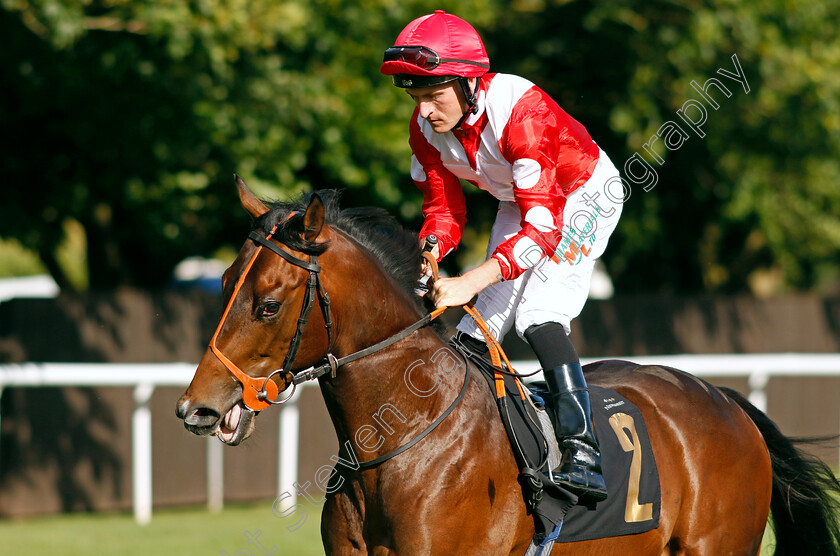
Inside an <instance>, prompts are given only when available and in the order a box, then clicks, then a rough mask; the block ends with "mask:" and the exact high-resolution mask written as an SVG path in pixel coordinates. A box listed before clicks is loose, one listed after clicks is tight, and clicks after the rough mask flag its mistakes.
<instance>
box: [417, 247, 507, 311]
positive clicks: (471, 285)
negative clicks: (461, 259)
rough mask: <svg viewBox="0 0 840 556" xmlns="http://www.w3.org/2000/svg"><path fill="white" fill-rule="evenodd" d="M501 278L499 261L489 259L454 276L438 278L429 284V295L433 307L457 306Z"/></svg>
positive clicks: (467, 301)
mask: <svg viewBox="0 0 840 556" xmlns="http://www.w3.org/2000/svg"><path fill="white" fill-rule="evenodd" d="M500 280H501V273H500V268H499V263H498V261H496V259H489V260H487V261H485V262H484V263H482V264H481V265H480V266H478V267H476V268H474V269H472V270H470V271H469V272H467V273H465V274H463V275H462V276H458V277H456V278H439V279H438V280H437V281H435V282H434V283H433V284H432V285H431V290H430V291H429V295H430V296H431V298H432V301H434V303H435V307H438V308H440V307H457V306H461V305H465V304H467V303H469V301H470V300H471V299H472V298H473V297H474V296H475V295H476V294H477V293H478V292H480V291H481V290H483V289H484V288H486V287H487V286H490V285H493V284H495V283H496V282H499V281H500Z"/></svg>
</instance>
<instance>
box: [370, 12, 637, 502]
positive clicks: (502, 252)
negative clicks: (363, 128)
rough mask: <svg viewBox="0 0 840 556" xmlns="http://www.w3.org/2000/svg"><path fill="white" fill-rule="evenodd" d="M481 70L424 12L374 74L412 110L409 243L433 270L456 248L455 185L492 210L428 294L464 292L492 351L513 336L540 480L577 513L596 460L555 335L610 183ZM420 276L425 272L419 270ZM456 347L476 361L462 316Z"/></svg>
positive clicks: (582, 152)
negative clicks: (418, 202)
mask: <svg viewBox="0 0 840 556" xmlns="http://www.w3.org/2000/svg"><path fill="white" fill-rule="evenodd" d="M489 62H490V60H489V58H488V56H487V52H486V51H485V49H484V44H483V43H482V41H481V37H479V35H478V33H477V32H476V31H475V29H474V28H473V27H472V26H471V25H470V24H469V23H467V22H466V21H464V20H463V19H460V18H458V17H456V16H454V15H451V14H447V13H446V12H444V11H442V10H438V11H436V12H435V13H433V14H430V15H427V16H424V17H421V18H418V19H416V20H414V21H412V22H411V23H409V24H408V26H407V27H406V28H405V29H403V31H402V32H401V33H400V34H399V36H398V37H397V40H396V43H395V46H392V47H391V48H388V49H387V50H386V51H385V57H384V61H383V63H382V66H381V68H380V70H381V72H382V73H383V74H385V75H390V76H392V79H393V82H394V85H396V86H397V87H400V88H403V89H405V91H406V92H407V93H408V95H409V96H410V97H411V98H412V99H413V100H414V102H415V103H416V108H415V109H414V114H413V115H412V117H411V122H410V132H409V143H410V145H411V149H412V153H413V156H412V157H411V177H412V179H413V180H414V182H415V184H416V185H417V187H419V188H420V190H421V191H422V192H423V215H424V217H425V220H424V224H423V227H422V229H421V232H420V243H421V245H423V244H424V242H425V238H426V237H427V236H429V235H431V234H434V235H435V236H437V238H438V243H437V245H436V246H435V248H434V249H433V250H432V254H433V255H434V256H435V257H436V258H437V259H438V260H440V259H441V258H442V257H444V256H446V255H447V254H449V253H450V252H452V251H453V250H454V249H455V248H456V247H457V245H458V242H459V241H460V239H461V234H462V232H463V230H464V226H465V224H466V211H465V202H464V194H463V191H462V189H461V183H460V181H459V179H463V180H466V181H467V182H469V183H471V184H473V185H474V186H476V187H478V188H480V189H483V190H484V191H487V192H488V193H490V194H491V195H493V196H494V197H495V198H496V199H498V200H499V209H498V213H497V215H496V220H495V222H494V224H493V228H492V231H491V233H490V243H489V245H488V248H487V260H486V261H485V262H484V263H482V264H481V265H480V266H478V267H476V268H474V269H472V270H470V271H468V272H466V273H464V274H463V275H461V276H458V277H455V278H440V279H439V280H438V281H436V282H435V283H434V285H433V286H432V289H431V292H430V295H431V296H432V299H433V300H434V302H435V305H436V306H438V307H442V306H456V305H463V304H465V303H467V302H468V301H470V300H471V299H472V298H473V296H475V295H476V294H478V299H477V300H476V302H475V307H476V309H478V310H479V312H480V313H481V314H482V315H483V316H484V318H485V320H486V321H487V323H488V325H489V326H490V329H491V331H492V332H493V334H494V335H495V337H496V340H497V341H501V339H502V338H503V337H504V335H505V334H506V333H507V332H508V331H509V330H510V329H511V327H513V326H514V324H515V326H516V331H517V333H518V334H519V335H520V336H521V337H523V338H524V339H525V340H526V341H527V342H528V343H529V344H530V345H531V347H532V349H533V350H534V352H535V353H536V355H537V358H538V359H539V361H540V364H541V366H542V368H543V372H544V374H545V380H546V383H547V384H548V387H549V389H550V390H551V393H552V398H553V399H554V405H555V408H556V413H557V424H558V428H557V437H558V443H559V444H560V446H561V449H562V450H563V451H564V458H563V464H562V465H561V466H560V467H558V469H556V470H554V473H553V476H554V479H555V481H556V482H557V483H558V484H560V485H561V486H563V487H565V488H568V489H569V490H571V491H572V492H574V493H576V494H578V496H579V497H580V498H581V499H582V500H583V501H591V502H599V501H601V500H603V499H605V498H606V496H607V490H606V485H605V484H604V479H603V476H602V473H601V455H600V449H599V447H598V443H597V441H596V439H595V436H594V434H593V431H592V422H591V416H590V402H589V392H588V389H587V386H586V381H585V379H584V376H583V370H582V369H581V366H580V360H579V359H578V355H577V352H576V351H575V348H574V346H573V345H572V343H571V341H570V340H569V337H568V334H569V331H570V323H571V321H572V319H574V318H575V317H576V316H578V314H580V311H581V309H582V308H583V305H584V303H585V302H586V298H587V295H588V291H589V282H590V279H591V276H592V271H593V268H594V265H595V260H596V259H597V258H598V257H600V256H601V255H602V254H603V252H604V249H605V248H606V246H607V240H608V239H609V236H610V234H611V233H612V231H613V229H615V226H616V224H617V222H618V218H619V216H620V214H621V202H622V199H621V198H620V197H614V196H611V194H610V192H609V189H608V185H609V184H610V183H612V182H613V181H615V182H618V183H619V184H620V181H619V180H620V178H619V175H618V171H617V170H616V169H615V167H614V166H613V164H612V163H611V162H610V160H609V158H608V157H607V155H606V154H605V153H604V151H602V150H601V149H600V148H599V147H598V145H597V144H596V143H595V142H594V141H593V140H592V139H591V138H590V136H589V134H588V133H587V131H586V129H585V128H584V127H583V126H582V125H581V124H580V123H578V122H577V121H575V120H574V119H573V118H572V117H571V116H569V115H568V114H567V113H566V112H564V111H563V109H561V108H560V106H558V105H557V103H556V102H554V101H553V100H552V99H551V98H550V97H549V96H548V95H547V94H546V93H545V92H543V91H542V90H540V89H539V88H538V87H537V86H536V85H534V84H533V83H531V82H530V81H527V80H525V79H523V78H521V77H517V76H514V75H506V74H501V73H488V69H489V67H490V65H489ZM602 194H603V195H602ZM599 197H600V199H599ZM424 273H426V274H430V273H431V270H430V269H429V268H428V267H427V266H424ZM457 339H458V341H460V342H461V343H462V344H464V345H466V346H467V347H470V348H472V350H473V351H482V350H484V349H486V347H485V346H484V341H483V335H482V333H481V332H480V331H479V330H478V328H477V327H476V325H475V323H474V322H473V321H472V319H471V318H469V317H468V316H466V317H464V319H463V320H462V321H461V322H460V323H459V325H458V333H457Z"/></svg>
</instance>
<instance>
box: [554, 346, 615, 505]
mask: <svg viewBox="0 0 840 556" xmlns="http://www.w3.org/2000/svg"><path fill="white" fill-rule="evenodd" d="M543 374H544V375H545V382H546V384H547V385H548V389H549V391H550V392H551V397H552V399H553V400H554V413H555V415H557V430H556V434H557V442H558V443H559V444H560V446H561V447H562V448H563V463H562V464H561V465H560V467H559V468H558V469H555V470H554V472H553V473H552V476H553V478H554V481H555V482H556V483H557V484H559V485H560V486H562V487H564V488H567V489H569V490H571V491H572V492H574V493H575V494H577V495H578V497H579V498H580V499H581V501H582V502H600V501H601V500H604V499H605V498H606V497H607V486H606V484H605V483H604V477H603V475H602V474H601V451H600V449H599V448H598V441H597V440H595V435H594V434H593V432H592V417H591V413H590V406H589V390H588V389H587V387H586V381H585V379H584V378H583V369H581V368H580V363H572V364H571V365H560V366H558V367H554V368H553V369H550V370H546V369H543ZM567 452H568V459H567V458H566V453H567Z"/></svg>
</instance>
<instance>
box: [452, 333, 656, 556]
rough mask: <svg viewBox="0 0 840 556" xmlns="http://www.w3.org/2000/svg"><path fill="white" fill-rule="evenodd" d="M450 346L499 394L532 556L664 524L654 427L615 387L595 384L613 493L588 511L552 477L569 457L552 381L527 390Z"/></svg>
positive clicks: (596, 419) (594, 402)
mask: <svg viewBox="0 0 840 556" xmlns="http://www.w3.org/2000/svg"><path fill="white" fill-rule="evenodd" d="M450 345H451V346H452V347H453V349H457V350H458V351H460V352H461V353H463V354H464V355H465V356H466V357H467V358H468V359H469V360H470V361H471V362H472V363H473V364H474V366H475V367H476V368H477V369H478V370H479V371H480V373H481V375H482V376H483V377H484V378H485V379H486V380H487V382H488V384H489V386H490V389H491V391H492V392H495V395H496V403H497V406H498V409H499V416H500V418H501V420H502V423H503V424H504V427H505V430H506V431H507V433H508V439H509V441H510V445H511V449H512V451H513V454H514V457H515V459H516V462H517V465H518V466H519V477H518V478H519V483H520V485H521V486H522V493H523V498H524V500H525V504H526V507H527V508H528V512H529V514H531V515H532V516H533V519H534V527H535V535H534V539H533V540H532V543H531V547H530V548H529V550H528V552H527V553H526V556H539V555H544V554H548V553H550V552H551V548H552V547H553V545H554V543H555V542H557V543H565V542H576V541H583V540H593V539H599V538H605V537H614V536H621V535H633V534H638V533H643V532H645V531H649V530H651V529H655V528H656V527H658V526H659V512H660V506H661V493H660V485H659V474H658V472H657V469H656V461H655V459H654V457H653V451H652V449H651V447H650V440H649V438H648V433H647V427H646V426H645V422H644V419H643V418H642V415H641V412H640V411H639V409H638V408H637V407H636V406H634V405H633V404H632V403H631V402H630V401H629V400H627V399H626V398H624V397H623V396H621V395H620V394H618V393H617V392H615V391H614V390H610V389H608V388H603V387H599V386H594V385H590V386H589V394H590V402H591V407H592V426H593V429H594V432H595V436H596V438H597V439H598V443H599V445H600V448H601V463H602V469H603V474H604V481H605V482H606V484H607V490H608V492H609V496H608V498H607V499H606V500H605V501H603V502H600V503H599V504H598V505H597V507H585V506H580V505H578V499H577V496H575V495H574V494H573V493H571V492H569V491H568V490H566V489H564V488H562V487H560V486H558V485H557V484H555V483H554V482H553V481H552V480H551V478H550V472H551V470H552V469H555V468H557V467H558V466H559V465H560V463H561V459H562V454H561V452H560V449H559V448H558V446H557V442H556V439H555V434H554V426H555V423H554V422H553V420H554V411H553V410H552V407H551V399H552V398H551V395H550V394H549V391H548V388H547V387H546V385H545V383H543V382H533V383H529V384H525V385H523V384H522V383H521V381H520V379H519V378H518V377H516V376H514V375H515V373H510V372H503V371H502V367H501V365H499V366H497V365H496V363H495V362H491V361H488V360H487V359H486V358H484V357H482V356H480V355H477V354H475V353H473V352H472V351H470V350H469V349H468V348H467V347H465V346H463V345H462V344H461V343H460V342H458V340H457V339H455V338H453V339H452V340H451V341H450ZM494 359H498V358H497V357H494ZM505 362H507V360H506V359H505ZM508 367H509V365H508Z"/></svg>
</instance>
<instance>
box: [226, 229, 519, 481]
mask: <svg viewBox="0 0 840 556" xmlns="http://www.w3.org/2000/svg"><path fill="white" fill-rule="evenodd" d="M294 214H295V213H292V214H291V215H289V217H288V218H291V217H292V216H294ZM278 226H279V225H275V226H274V228H272V229H271V231H270V232H268V234H266V235H265V237H263V236H262V235H260V234H258V233H257V232H255V231H252V232H251V233H250V234H248V238H249V239H251V240H253V241H254V242H255V243H256V244H257V250H256V251H255V252H254V254H253V255H251V258H250V259H249V260H248V263H247V264H246V265H245V269H244V270H243V272H242V275H241V276H240V277H239V280H237V282H236V286H235V287H234V289H233V292H232V293H231V296H230V300H229V301H228V304H227V306H226V307H225V311H224V313H223V314H222V318H221V320H220V321H219V326H218V327H217V328H216V332H215V333H214V334H213V338H212V339H211V340H210V349H211V351H212V352H213V353H214V354H215V355H216V357H218V358H219V361H221V362H222V364H224V366H225V367H226V368H227V369H228V371H230V373H231V374H232V375H233V376H234V377H235V378H236V379H237V380H238V381H239V382H240V383H241V384H242V403H243V404H244V405H245V407H246V408H247V409H248V410H250V411H254V412H258V411H261V410H263V409H265V408H267V407H269V406H270V405H272V404H283V403H286V402H287V401H289V400H290V399H291V398H292V396H294V393H295V389H296V387H297V385H298V384H300V383H302V382H306V381H309V380H314V379H317V378H319V377H321V376H324V375H325V374H327V373H330V376H331V377H332V378H335V374H336V370H337V369H338V368H339V367H341V366H342V365H346V364H347V363H351V362H353V361H356V360H358V359H361V358H363V357H367V356H368V355H371V354H373V353H376V352H378V351H381V350H383V349H385V348H387V347H389V346H391V345H394V344H395V343H397V342H399V341H400V340H403V339H404V338H406V337H408V336H410V335H411V334H413V333H414V332H416V331H417V330H419V329H421V328H423V327H424V326H427V325H428V324H429V323H431V322H432V320H434V319H435V318H437V317H438V316H440V315H441V314H442V313H443V312H444V311H445V310H446V309H447V307H440V308H438V309H435V310H434V311H432V312H431V313H428V314H426V315H425V316H423V317H422V318H421V319H420V320H418V321H417V322H415V323H414V324H412V325H410V326H408V327H406V328H404V329H403V330H401V331H400V332H398V333H396V334H394V335H393V336H390V337H388V338H386V339H384V340H382V341H381V342H378V343H376V344H374V345H372V346H370V347H367V348H365V349H361V350H359V351H356V352H354V353H351V354H350V355H346V356H344V357H340V358H338V357H336V356H335V355H333V354H332V342H333V338H332V326H333V323H332V316H331V313H330V298H329V296H328V295H327V292H326V291H325V290H324V287H323V284H322V283H321V278H320V272H321V266H320V265H319V264H318V256H317V255H314V254H312V255H310V256H309V260H308V261H305V260H303V259H301V258H299V257H296V256H295V255H292V254H291V253H289V252H288V251H286V250H285V249H283V248H282V247H280V245H279V244H278V243H275V242H274V241H271V238H272V236H274V234H275V233H276V232H277V228H278ZM263 248H266V249H269V250H271V251H272V252H274V253H276V254H277V255H279V256H280V257H281V258H283V259H284V260H286V261H287V262H289V263H291V264H293V265H295V266H297V267H299V268H302V269H304V270H306V271H308V272H309V278H308V280H307V285H306V293H305V294H304V298H303V306H302V308H301V313H300V317H299V318H298V322H297V329H296V330H295V335H294V337H293V338H292V340H291V342H290V343H289V349H288V351H287V352H286V357H285V359H284V360H283V366H282V367H280V368H279V369H277V370H275V371H273V372H272V373H270V374H269V375H268V376H265V377H252V376H250V375H248V374H247V373H245V372H244V371H243V370H242V369H240V368H239V367H238V366H237V365H236V364H235V363H234V362H233V361H231V360H230V359H228V358H227V357H226V356H225V355H224V354H223V353H222V351H221V350H220V349H219V347H218V346H217V345H216V340H217V339H218V337H219V333H220V332H221V330H222V328H223V326H224V324H225V321H226V320H227V317H228V314H229V313H230V310H231V307H232V306H233V303H234V302H235V301H236V296H237V294H238V293H239V291H240V289H241V288H242V284H243V283H244V282H245V278H246V277H247V276H248V273H249V272H250V271H251V269H252V268H253V266H254V262H255V261H256V260H257V257H259V255H260V253H261V252H262V250H263ZM423 257H424V258H425V259H426V260H427V261H428V262H429V264H430V265H431V267H432V269H433V277H434V278H435V279H436V278H437V276H438V272H437V261H436V260H435V259H434V257H433V256H432V255H431V254H430V253H428V252H425V251H424V253H423ZM316 297H317V298H318V302H319V305H320V306H321V312H322V313H323V316H324V326H325V328H326V331H327V354H326V356H325V359H326V362H325V363H323V364H322V365H320V366H318V367H314V366H313V367H310V368H309V369H306V370H303V371H300V372H298V373H294V372H292V370H291V368H292V365H293V363H294V360H295V356H296V355H297V352H298V349H299V348H300V343H301V339H302V337H303V329H304V326H305V325H306V322H307V320H308V319H309V313H310V312H311V311H312V307H313V306H314V304H315V298H316ZM463 308H464V310H465V311H466V312H467V313H468V314H469V315H470V316H472V317H473V319H474V320H475V321H476V324H477V325H478V327H479V329H480V330H481V331H482V333H483V334H484V336H485V339H486V341H487V343H488V348H489V353H490V356H491V357H490V358H491V362H492V363H493V366H494V367H496V369H497V372H502V373H504V374H512V375H514V376H516V375H515V373H509V372H505V371H502V370H501V369H502V363H503V362H504V363H506V364H507V367H508V368H512V367H511V366H510V362H509V361H508V359H507V357H506V356H505V354H504V352H503V351H502V350H501V347H500V346H499V345H498V343H497V342H496V341H495V340H494V339H493V335H492V333H491V332H490V330H489V328H488V327H487V324H486V323H485V322H484V320H483V319H482V318H481V315H479V314H478V311H476V310H475V308H474V307H473V306H472V304H471V303H467V304H466V305H464V306H463ZM458 353H459V355H460V356H461V357H462V358H463V359H464V362H465V364H466V365H465V368H466V371H465V373H464V383H463V385H462V386H461V390H460V391H459V392H458V395H457V396H456V397H455V399H454V400H453V401H452V403H451V404H450V405H449V407H448V408H447V409H446V410H445V411H444V412H443V413H442V414H441V415H440V416H439V417H438V418H437V419H435V420H434V421H433V422H432V423H431V424H430V425H429V426H428V427H426V428H425V429H424V430H423V431H422V432H421V433H420V434H418V435H417V436H415V437H414V438H413V439H412V440H410V441H409V442H407V443H405V444H403V445H402V446H400V447H399V448H397V449H395V450H393V451H391V452H388V453H387V454H385V455H383V456H379V457H377V458H375V459H372V460H369V461H361V462H359V467H360V468H362V469H370V468H372V467H376V466H377V465H379V464H381V463H383V462H385V461H387V460H389V459H391V458H393V457H394V456H397V455H399V454H401V453H403V452H404V451H406V450H408V449H409V448H411V447H412V446H414V445H415V444H417V443H418V442H420V441H421V440H422V439H423V438H425V437H426V436H427V435H428V434H429V433H431V432H432V431H433V430H435V429H436V428H437V426H438V425H440V424H441V423H442V422H443V420H444V419H446V417H447V416H449V414H450V413H452V411H453V410H454V409H455V408H456V407H457V406H458V404H459V403H460V402H461V400H462V399H463V398H464V395H465V394H466V393H467V388H468V386H469V384H470V364H469V362H468V361H467V357H466V354H465V353H463V352H461V351H460V350H458ZM277 374H286V375H291V380H290V381H289V382H290V383H291V384H292V391H291V393H289V394H288V395H287V396H286V397H284V398H282V399H278V396H279V394H280V389H279V387H278V386H277V384H276V383H275V382H274V381H272V380H271V378H272V377H273V376H274V375H277ZM500 383H501V380H500V376H499V375H497V377H496V388H497V389H498V388H500V387H503V386H500Z"/></svg>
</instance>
